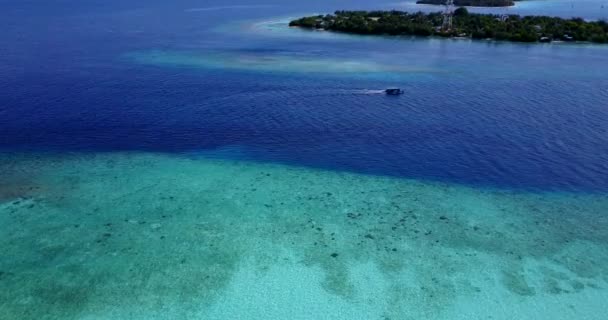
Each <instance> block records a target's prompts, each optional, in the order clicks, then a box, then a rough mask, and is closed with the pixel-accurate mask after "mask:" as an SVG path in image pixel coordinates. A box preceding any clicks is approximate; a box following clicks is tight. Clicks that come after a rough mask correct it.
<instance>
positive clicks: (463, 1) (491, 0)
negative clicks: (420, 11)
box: [416, 0, 515, 7]
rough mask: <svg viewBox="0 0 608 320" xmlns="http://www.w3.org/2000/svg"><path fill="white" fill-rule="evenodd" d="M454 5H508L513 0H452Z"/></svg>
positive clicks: (435, 0)
mask: <svg viewBox="0 0 608 320" xmlns="http://www.w3.org/2000/svg"><path fill="white" fill-rule="evenodd" d="M416 3H418V4H435V5H444V4H445V0H418V1H416ZM454 5H455V6H459V7H461V6H468V7H510V6H513V5H515V2H514V1H513V0H454Z"/></svg>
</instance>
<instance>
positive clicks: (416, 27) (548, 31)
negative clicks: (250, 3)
mask: <svg viewBox="0 0 608 320" xmlns="http://www.w3.org/2000/svg"><path fill="white" fill-rule="evenodd" d="M451 20H452V22H451V24H446V23H445V19H444V15H443V14H442V13H441V12H432V13H423V12H415V13H408V12H404V11H336V12H335V13H334V14H328V15H317V16H310V17H304V18H300V19H297V20H293V21H291V22H290V23H289V25H290V26H292V27H300V28H306V29H312V30H328V31H336V32H345V33H352V34H360V35H390V36H422V37H430V36H437V37H458V38H472V39H489V40H504V41H516V42H551V41H585V42H595V43H608V23H607V22H606V21H585V20H584V19H581V18H572V19H563V18H558V17H546V16H519V15H493V14H473V13H469V12H468V10H467V9H466V8H464V7H460V8H458V9H456V10H454V12H453V15H452V18H451Z"/></svg>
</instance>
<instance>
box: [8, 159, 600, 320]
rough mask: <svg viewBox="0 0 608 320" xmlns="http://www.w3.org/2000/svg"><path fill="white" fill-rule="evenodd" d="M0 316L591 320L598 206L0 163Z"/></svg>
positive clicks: (512, 196)
mask: <svg viewBox="0 0 608 320" xmlns="http://www.w3.org/2000/svg"><path fill="white" fill-rule="evenodd" d="M0 252H1V253H2V254H1V255H0V319H5V320H12V319H19V320H26V319H86V320H92V319H270V320H272V319H383V320H386V319H452V320H453V319H553V320H558V319H578V320H583V319H598V320H600V319H606V314H608V305H607V304H606V301H608V197H607V196H606V195H598V194H596V195H582V194H565V193H543V194H532V193H530V194H528V193H513V192H505V191H491V190H480V189H472V188H466V187H461V186H453V185H445V184H435V183H423V182H419V181H414V180H403V179H392V178H385V177H374V176H365V175H357V174H350V173H340V172H328V171H321V170H313V169H302V168H293V167H287V166H281V165H269V164H258V163H247V162H236V161H234V162H233V161H223V160H211V159H200V158H198V159H188V158H185V157H172V156H166V155H156V154H119V153H107V154H97V155H70V156H62V157H55V156H48V155H47V156H38V157H36V156H32V155H21V156H9V155H3V156H2V158H0Z"/></svg>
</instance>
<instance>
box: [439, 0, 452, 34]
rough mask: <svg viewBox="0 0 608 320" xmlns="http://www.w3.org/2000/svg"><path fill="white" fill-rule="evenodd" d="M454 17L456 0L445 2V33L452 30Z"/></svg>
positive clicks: (443, 27)
mask: <svg viewBox="0 0 608 320" xmlns="http://www.w3.org/2000/svg"><path fill="white" fill-rule="evenodd" d="M452 17H454V0H446V1H445V10H444V11H443V25H442V26H441V29H442V30H443V31H450V30H452Z"/></svg>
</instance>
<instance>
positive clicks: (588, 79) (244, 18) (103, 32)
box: [0, 0, 608, 191]
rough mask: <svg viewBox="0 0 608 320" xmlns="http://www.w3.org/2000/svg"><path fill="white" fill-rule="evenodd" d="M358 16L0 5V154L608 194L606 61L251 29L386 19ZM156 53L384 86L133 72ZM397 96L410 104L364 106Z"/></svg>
mask: <svg viewBox="0 0 608 320" xmlns="http://www.w3.org/2000/svg"><path fill="white" fill-rule="evenodd" d="M365 2H366V1H334V2H329V3H328V2H326V1H309V2H306V3H300V2H298V3H295V2H294V3H293V4H288V3H285V1H278V0H272V1H266V2H263V3H261V2H260V3H257V2H256V3H253V1H250V0H248V1H241V2H236V1H234V3H233V2H232V1H231V3H229V4H227V3H226V1H219V0H212V1H198V2H196V1H177V2H172V3H168V2H163V1H130V2H128V3H125V1H88V2H83V1H68V0H64V1H53V2H48V1H27V2H23V1H18V2H17V1H4V0H3V1H0V9H1V10H2V11H3V18H2V20H0V41H1V42H2V43H3V46H2V47H0V74H1V77H0V148H1V149H2V150H4V151H5V152H12V151H36V152H37V151H52V152H70V151H81V152H82V151H86V152H99V151H153V152H168V153H176V154H180V155H181V154H184V155H190V154H196V153H200V152H203V153H204V152H208V153H209V152H210V153H213V154H216V155H219V156H224V157H232V158H235V157H236V158H248V159H252V160H257V161H270V162H280V163H285V164H293V165H298V166H311V167H320V168H327V169H335V170H346V171H354V172H364V173H371V174H382V175H389V176H397V177H407V178H420V179H428V180H437V181H447V182H456V183H463V184H468V185H477V186H491V187H499V188H508V189H541V190H548V189H559V190H586V191H606V190H608V129H607V128H608V76H606V75H608V47H604V46H593V45H585V44H577V45H557V44H554V45H519V44H508V43H488V42H470V41H451V40H447V41H443V40H437V39H431V40H428V39H382V38H362V37H352V36H336V35H316V34H311V33H306V32H302V31H297V30H274V31H267V32H265V31H259V30H258V31H251V30H249V29H248V27H246V26H247V25H248V23H249V22H252V21H258V20H259V21H261V20H264V19H268V18H274V17H285V16H298V15H301V14H305V13H311V12H328V11H333V10H335V9H341V8H377V7H381V8H390V7H394V5H393V4H387V5H376V6H375V7H374V6H371V5H369V4H365ZM592 3H593V6H592V7H583V8H582V9H581V11H580V15H581V16H584V15H585V13H587V12H595V13H597V10H596V9H593V8H595V7H594V6H596V5H598V4H599V3H601V1H598V2H592ZM231 5H236V6H234V7H230V6H231ZM248 6H249V7H248ZM256 6H257V7H256ZM532 7H533V8H535V10H536V9H537V10H541V11H539V12H538V13H542V7H541V6H532ZM531 12H532V13H534V12H536V11H531ZM279 29H280V28H279ZM153 50H163V51H168V52H179V53H184V54H192V55H195V56H196V55H201V56H204V55H206V54H209V53H213V54H216V55H217V54H219V55H222V56H225V57H229V61H232V60H230V59H232V58H230V57H241V56H248V57H251V56H252V57H256V58H260V59H268V58H277V57H279V58H285V59H288V60H289V61H291V62H293V61H297V60H299V59H310V60H315V61H317V60H320V61H346V60H349V61H363V62H375V63H378V64H380V65H382V66H388V70H381V71H378V72H324V70H320V69H315V68H314V67H311V68H310V69H306V68H304V67H298V68H299V69H298V68H296V69H289V68H287V71H284V72H282V71H281V70H280V68H278V69H270V70H269V69H268V68H266V69H265V68H263V67H262V68H259V70H258V69H255V68H254V69H249V68H242V67H239V66H236V67H235V66H229V67H228V68H226V66H222V65H217V66H212V67H209V66H206V67H195V66H188V65H169V64H168V65H155V64H145V63H138V62H137V61H134V60H133V59H131V58H130V55H131V54H133V53H142V52H143V53H145V52H150V51H153ZM393 65H394V66H398V67H408V68H413V69H415V70H414V71H413V72H394V71H393V70H391V66H393ZM392 85H399V86H402V87H404V88H405V89H406V94H405V95H404V96H401V97H386V96H383V95H378V94H364V92H366V91H365V90H373V89H381V88H384V87H387V86H392Z"/></svg>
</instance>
